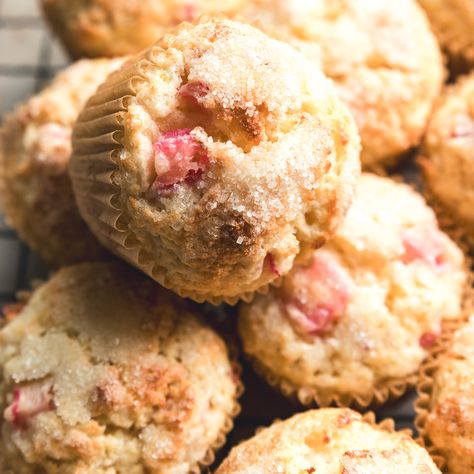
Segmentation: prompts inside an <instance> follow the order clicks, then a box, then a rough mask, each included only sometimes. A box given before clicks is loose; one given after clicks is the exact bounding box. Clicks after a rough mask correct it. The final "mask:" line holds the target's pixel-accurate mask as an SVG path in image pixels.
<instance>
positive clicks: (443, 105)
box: [419, 74, 474, 249]
mask: <svg viewBox="0 0 474 474" xmlns="http://www.w3.org/2000/svg"><path fill="white" fill-rule="evenodd" d="M473 151H474V75H473V74H471V75H468V76H464V77H461V78H460V79H458V81H457V82H456V83H455V84H454V85H452V86H450V87H448V88H447V89H446V91H445V92H444V94H443V96H442V97H440V99H439V101H438V103H437V105H436V107H435V110H434V112H433V115H432V117H431V119H430V123H429V126H428V130H427V133H426V137H425V140H424V143H423V148H422V151H421V157H420V159H419V161H420V164H421V168H422V171H423V177H424V180H425V183H426V185H427V191H428V193H429V196H430V198H431V199H432V200H433V203H434V207H435V209H436V210H437V211H438V212H439V213H440V218H441V219H442V220H444V221H447V223H448V224H449V226H450V227H452V228H453V229H454V231H455V232H456V231H457V233H458V234H460V236H461V237H462V239H463V240H464V241H466V242H467V244H468V245H469V246H470V247H471V249H472V248H473V247H474V212H473V206H474V187H473V183H474V172H473V169H474V167H473Z"/></svg>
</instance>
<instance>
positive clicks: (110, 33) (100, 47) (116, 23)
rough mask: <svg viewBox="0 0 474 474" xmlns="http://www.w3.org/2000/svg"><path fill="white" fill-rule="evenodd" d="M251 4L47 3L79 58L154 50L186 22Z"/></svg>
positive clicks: (239, 0)
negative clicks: (158, 41) (166, 34)
mask: <svg viewBox="0 0 474 474" xmlns="http://www.w3.org/2000/svg"><path fill="white" fill-rule="evenodd" d="M245 1H247V0H225V2H222V1H219V0H42V1H41V4H42V7H43V12H44V14H45V17H46V19H47V20H48V21H49V23H50V25H51V27H52V29H53V31H54V32H55V33H56V34H57V36H58V37H59V39H60V40H61V41H62V43H63V45H64V47H65V48H66V50H67V51H68V53H69V54H70V55H71V56H72V57H73V58H79V57H83V56H86V57H103V56H109V57H113V56H122V55H125V54H130V53H137V52H138V51H141V50H142V49H143V48H146V47H148V46H150V45H152V44H153V43H154V42H155V41H156V40H158V39H159V38H161V37H162V36H163V34H164V33H165V32H166V31H167V30H169V29H171V28H172V27H173V26H176V25H178V24H179V23H181V22H182V21H192V20H194V19H195V18H197V17H198V16H200V15H202V14H208V15H213V14H217V13H222V14H227V15H232V14H233V13H234V12H236V11H238V10H239V8H240V7H241V4H243V3H244V2H245Z"/></svg>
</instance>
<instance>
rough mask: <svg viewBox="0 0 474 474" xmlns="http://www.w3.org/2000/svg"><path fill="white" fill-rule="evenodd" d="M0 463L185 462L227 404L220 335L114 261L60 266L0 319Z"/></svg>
mask: <svg viewBox="0 0 474 474" xmlns="http://www.w3.org/2000/svg"><path fill="white" fill-rule="evenodd" d="M0 366H1V376H0V404H1V405H2V412H3V422H2V427H1V429H2V431H1V443H0V459H2V460H3V462H4V463H5V466H3V469H0V470H1V472H3V473H5V472H12V473H15V474H29V473H32V474H33V473H37V472H44V473H54V474H56V473H58V474H59V473H60V474H72V473H75V474H76V473H94V474H102V473H103V474H105V473H107V474H110V473H127V474H139V473H145V472H147V473H150V474H151V473H160V474H168V473H173V474H174V473H183V474H184V473H189V472H198V465H199V464H201V463H203V464H209V463H210V462H212V460H213V451H214V449H216V448H217V447H218V446H220V445H221V444H223V442H224V438H225V433H226V432H227V431H228V430H229V429H230V428H231V426H232V417H233V416H235V415H236V412H237V411H238V406H237V404H236V401H235V399H236V396H237V394H238V390H239V383H238V378H237V377H236V374H235V373H234V372H233V369H232V365H231V361H230V360H229V355H228V352H227V349H226V347H225V345H224V342H223V341H222V340H221V338H220V337H219V336H218V335H217V334H216V333H215V332H214V331H213V330H211V329H210V328H208V327H207V326H205V325H204V324H203V323H202V322H200V320H199V318H198V317H197V316H196V315H195V314H194V313H193V312H192V311H191V310H190V309H189V308H188V307H187V306H185V304H184V303H182V302H179V301H177V300H176V299H175V297H174V296H173V295H171V294H169V293H167V292H166V291H165V290H162V289H160V288H159V287H158V285H156V284H155V283H154V282H153V281H152V280H148V279H147V278H146V277H143V276H141V275H140V274H137V273H135V271H134V270H130V269H128V268H127V267H125V266H124V265H122V264H119V263H91V264H80V265H77V266H73V267H68V268H66V269H62V270H60V271H59V272H58V273H57V274H56V275H55V276H53V277H52V279H51V280H50V281H49V282H47V283H46V284H44V285H43V286H41V287H40V288H39V289H37V290H36V291H35V292H34V294H33V296H32V297H31V299H30V300H29V302H28V303H27V304H26V306H25V307H24V309H23V310H22V311H21V313H20V314H19V315H18V316H17V317H16V318H14V319H13V320H12V321H11V322H10V323H8V324H7V325H6V326H5V327H3V329H2V330H1V331H0Z"/></svg>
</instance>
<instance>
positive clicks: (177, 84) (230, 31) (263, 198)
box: [85, 20, 360, 299]
mask: <svg viewBox="0 0 474 474" xmlns="http://www.w3.org/2000/svg"><path fill="white" fill-rule="evenodd" d="M152 54H153V55H154V57H153V60H152V64H153V65H152V66H148V67H145V68H143V69H144V71H145V72H144V74H146V80H145V81H143V82H141V83H140V85H138V86H137V88H138V93H137V96H136V98H134V99H131V101H130V104H129V105H128V110H127V112H126V117H125V119H124V139H123V145H124V146H123V150H121V152H120V156H119V160H118V166H119V172H117V173H115V174H114V177H113V179H114V183H115V184H116V185H117V186H118V187H119V188H120V195H119V197H118V207H119V208H120V209H121V211H122V213H123V216H122V219H121V221H122V222H124V223H126V226H127V229H128V230H129V231H130V232H132V233H133V235H134V239H136V241H137V242H139V246H140V248H141V249H143V251H144V252H147V255H148V257H147V258H148V259H151V260H152V261H153V262H154V265H155V266H154V270H153V273H154V275H155V276H156V275H158V277H159V281H160V282H161V283H163V284H164V285H165V286H167V287H169V288H171V289H174V290H178V291H180V292H181V293H183V292H184V293H185V294H187V295H188V294H189V295H190V296H191V297H194V298H199V299H207V298H223V299H226V298H234V297H238V296H240V295H242V294H243V293H246V292H253V291H255V290H257V289H259V288H261V287H264V286H265V285H267V284H268V283H270V282H272V281H274V280H275V279H277V278H278V274H284V273H286V272H288V271H289V269H290V268H291V266H292V263H293V260H294V258H295V257H296V255H298V253H299V252H300V251H302V250H303V249H304V248H307V247H311V246H315V247H318V246H320V245H322V243H323V242H324V241H325V240H326V238H327V237H328V236H329V235H330V234H331V233H332V232H333V230H334V229H335V227H336V226H337V225H338V223H339V222H340V220H341V219H342V216H343V215H344V214H345V212H346V210H347V208H348V206H349V204H350V202H351V200H352V195H353V189H354V186H355V182H356V179H357V176H358V174H359V166H360V165H359V159H358V155H359V140H358V135H357V131H356V128H355V124H354V122H353V120H352V118H351V116H350V114H349V112H348V110H347V109H346V108H345V107H344V106H343V105H342V103H341V102H340V101H339V99H338V98H337V96H336V94H335V92H334V90H333V88H332V87H331V84H330V83H329V81H327V80H326V78H325V77H324V76H323V75H322V73H321V72H320V71H319V70H317V69H316V68H314V67H312V66H311V64H309V63H308V62H307V61H306V60H305V59H304V58H303V56H301V55H299V54H298V53H297V52H296V51H295V50H293V49H292V48H291V47H290V46H288V45H285V44H283V43H280V42H278V41H275V40H271V39H269V38H268V37H267V36H265V35H264V34H263V33H261V32H260V31H258V30H256V29H254V28H252V27H250V26H247V25H244V24H240V23H237V22H232V21H226V20H209V21H207V20H203V21H202V22H200V23H198V24H196V25H194V26H191V25H184V26H183V27H182V28H181V29H180V30H179V31H178V32H177V33H176V34H173V35H168V36H166V37H165V38H164V39H163V40H162V41H160V42H159V43H158V44H157V46H155V48H154V50H153V53H152ZM99 92H100V91H99ZM183 130H185V131H186V132H183ZM173 131H174V132H173ZM171 132H173V133H178V135H181V136H182V137H183V136H184V135H183V133H185V134H187V135H186V142H185V143H187V144H188V145H189V140H193V141H194V142H195V143H198V144H199V145H200V147H199V148H200V150H202V153H204V154H205V155H206V166H205V171H204V172H203V173H202V175H201V177H200V179H199V180H197V181H193V183H192V184H189V183H187V182H178V183H176V184H175V185H174V186H171V187H169V188H168V189H167V190H166V192H160V191H159V190H158V191H156V189H155V186H153V184H154V182H155V179H157V178H156V169H157V167H156V161H155V160H156V143H158V142H160V141H161V140H162V137H167V136H169V135H168V134H169V133H171ZM183 139H184V138H183ZM180 148H181V149H186V150H188V149H189V147H188V146H187V147H185V146H184V143H182V144H181V146H180ZM160 159H162V155H160ZM158 179H159V177H158ZM85 217H86V216H85ZM99 237H100V235H99ZM268 255H271V258H272V261H273V263H274V265H275V266H276V268H278V271H277V272H275V271H273V270H272V267H271V265H268V264H267V263H266V262H268Z"/></svg>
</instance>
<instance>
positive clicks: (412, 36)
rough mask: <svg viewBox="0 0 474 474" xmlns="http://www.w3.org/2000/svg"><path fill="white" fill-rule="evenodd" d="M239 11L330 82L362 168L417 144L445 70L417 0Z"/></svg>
mask: <svg viewBox="0 0 474 474" xmlns="http://www.w3.org/2000/svg"><path fill="white" fill-rule="evenodd" d="M242 15H243V16H244V17H245V18H247V19H248V20H249V21H254V22H255V24H256V25H257V26H260V27H262V28H263V29H264V30H265V31H266V32H267V33H269V34H271V35H273V36H276V37H278V38H280V39H285V40H288V41H290V42H292V43H294V44H295V45H297V46H299V47H300V48H301V49H302V51H303V52H305V53H307V55H308V57H309V58H311V59H312V60H313V61H314V62H316V63H317V64H321V66H322V68H323V70H324V72H325V73H326V74H327V75H328V76H329V77H330V78H331V79H333V80H334V82H335V84H336V87H337V90H338V92H339V95H340V97H341V98H342V99H343V100H344V101H345V102H346V103H347V104H348V105H349V107H350V108H351V110H352V112H353V114H354V116H355V119H356V121H357V124H358V126H359V130H360V134H361V138H362V155H361V159H362V164H363V165H364V166H365V167H370V168H378V167H380V166H385V165H390V164H394V163H395V162H396V161H397V159H398V158H399V157H400V156H401V155H403V154H404V153H405V152H407V151H408V150H410V148H411V147H413V146H416V145H418V143H419V142H420V140H421V137H422V134H423V132H424V129H425V126H426V122H427V119H428V117H429V114H430V111H431V108H432V105H433V102H434V100H435V98H436V97H437V96H438V95H439V92H440V89H441V86H442V83H443V79H444V68H443V63H442V57H441V53H440V50H439V46H438V44H437V42H436V39H435V38H434V36H433V34H432V33H431V31H430V27H429V24H428V22H427V20H426V17H425V15H424V13H423V11H422V10H421V8H420V7H419V6H418V5H417V3H416V1H415V0H401V1H396V2H390V1H379V2H377V1H373V0H337V1H334V0H320V1H307V2H304V1H301V0H250V2H249V3H248V5H247V6H246V8H244V9H243V10H242ZM414 45H416V46H415V47H414Z"/></svg>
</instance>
